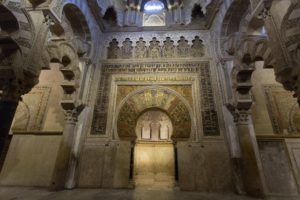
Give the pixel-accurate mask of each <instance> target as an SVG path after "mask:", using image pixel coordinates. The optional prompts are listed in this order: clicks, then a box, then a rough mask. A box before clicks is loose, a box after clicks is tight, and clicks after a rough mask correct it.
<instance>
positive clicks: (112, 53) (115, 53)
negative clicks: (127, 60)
mask: <svg viewBox="0 0 300 200" xmlns="http://www.w3.org/2000/svg"><path fill="white" fill-rule="evenodd" d="M118 44H119V42H118V41H117V39H113V40H112V41H111V42H110V43H109V47H108V48H107V58H109V59H116V58H119V55H120V47H119V46H118Z"/></svg>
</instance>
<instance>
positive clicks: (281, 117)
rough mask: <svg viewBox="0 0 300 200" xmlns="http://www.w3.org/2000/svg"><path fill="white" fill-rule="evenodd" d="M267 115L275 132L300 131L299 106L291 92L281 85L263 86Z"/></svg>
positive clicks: (290, 132) (295, 132) (289, 132)
mask: <svg viewBox="0 0 300 200" xmlns="http://www.w3.org/2000/svg"><path fill="white" fill-rule="evenodd" d="M263 88H264V92H265V96H266V103H267V108H268V112H269V116H270V119H271V122H272V126H273V130H274V133H276V134H299V133H300V108H299V107H298V105H297V100H296V99H295V98H293V96H292V94H291V92H289V91H286V90H285V89H284V88H283V87H282V86H278V85H265V86H263Z"/></svg>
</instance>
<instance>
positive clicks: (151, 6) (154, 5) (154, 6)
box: [144, 0, 165, 14]
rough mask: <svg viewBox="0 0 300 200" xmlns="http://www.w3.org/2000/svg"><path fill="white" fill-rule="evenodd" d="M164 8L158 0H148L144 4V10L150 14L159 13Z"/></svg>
mask: <svg viewBox="0 0 300 200" xmlns="http://www.w3.org/2000/svg"><path fill="white" fill-rule="evenodd" d="M164 9H165V5H164V3H163V2H161V1H159V0H150V1H148V2H147V3H146V4H145V6H144V12H145V13H151V14H158V13H161V12H162V11H163V10H164Z"/></svg>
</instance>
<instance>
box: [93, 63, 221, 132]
mask: <svg viewBox="0 0 300 200" xmlns="http://www.w3.org/2000/svg"><path fill="white" fill-rule="evenodd" d="M185 73H193V74H195V75H197V76H198V77H199V83H200V85H199V88H200V91H198V92H200V95H199V96H200V98H201V115H202V124H203V134H204V135H205V136H216V135H219V134H220V133H219V125H218V124H219V122H218V115H217V111H216V105H215V97H214V92H213V86H212V80H211V71H210V64H209V62H183V63H182V62H178V63H177V62H175V63H116V64H109V63H107V64H104V65H103V67H102V72H101V76H102V77H101V81H100V85H99V87H98V88H99V89H98V92H97V94H98V95H97V102H96V106H95V109H94V117H93V128H92V132H91V134H99V135H105V134H106V123H107V112H108V106H109V94H110V93H111V92H112V91H111V88H110V85H111V82H112V75H114V74H119V75H121V74H122V75H124V77H120V78H118V79H116V80H115V81H127V82H128V81H130V82H136V83H138V82H140V83H143V85H144V86H145V85H147V83H148V84H149V85H152V84H154V83H155V84H157V85H159V84H160V82H165V81H169V82H170V81H171V82H173V83H174V85H172V84H171V85H170V86H168V87H170V88H171V89H172V90H175V91H177V92H179V93H180V94H182V96H183V97H184V98H186V99H187V101H188V102H189V103H190V106H191V107H193V99H192V97H191V96H192V92H191V90H188V88H187V86H184V85H180V83H182V81H184V80H186V81H188V80H189V81H190V80H194V78H192V77H187V76H184V74H185ZM149 74H153V75H150V76H147V77H144V76H143V75H149ZM154 74H156V75H154ZM126 75H127V76H126ZM128 75H134V76H132V77H130V76H128ZM138 75H141V76H138ZM157 75H161V76H159V77H157ZM171 75H173V76H171ZM174 75H176V76H175V77H174ZM176 82H177V86H176ZM124 87H125V86H124ZM124 87H123V88H122V90H119V91H118V95H117V102H120V101H122V99H123V98H125V96H126V95H127V94H128V93H129V92H132V91H134V90H136V89H138V87H140V86H137V85H131V86H130V87H125V88H126V89H124ZM145 95H151V93H149V94H148V93H145ZM145 99H149V98H145ZM150 99H151V98H150ZM157 99H158V98H157ZM163 99H164V98H163ZM132 103H133V102H132ZM138 103H139V102H138ZM148 103H149V104H151V103H153V102H148ZM133 104H136V103H133ZM133 108H136V106H130V105H127V107H126V106H125V107H124V108H122V109H128V110H129V111H130V112H131V113H136V111H135V110H132V109H133ZM180 109H182V108H181V107H180V106H179V105H178V106H177V107H176V109H173V110H172V112H173V111H174V112H177V111H180ZM126 120H135V119H129V118H128V119H126ZM174 120H177V121H178V122H180V121H182V120H183V118H182V117H179V118H178V119H174Z"/></svg>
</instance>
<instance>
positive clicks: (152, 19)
mask: <svg viewBox="0 0 300 200" xmlns="http://www.w3.org/2000/svg"><path fill="white" fill-rule="evenodd" d="M143 10H144V14H143V26H165V25H166V22H165V18H166V17H165V4H164V3H163V2H161V1H159V0H150V1H148V2H147V3H146V4H145V5H144V9H143Z"/></svg>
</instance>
